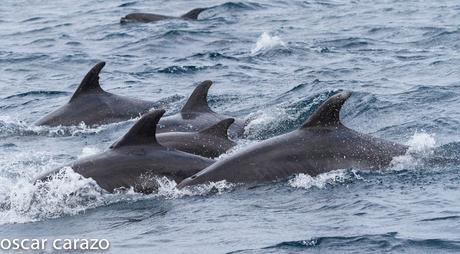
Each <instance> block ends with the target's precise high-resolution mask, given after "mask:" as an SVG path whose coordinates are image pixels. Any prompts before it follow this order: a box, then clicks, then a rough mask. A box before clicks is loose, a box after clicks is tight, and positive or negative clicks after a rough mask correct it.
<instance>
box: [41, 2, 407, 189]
mask: <svg viewBox="0 0 460 254" xmlns="http://www.w3.org/2000/svg"><path fill="white" fill-rule="evenodd" d="M204 10H206V8H198V9H194V10H192V11H190V12H188V13H186V14H184V15H182V16H181V17H170V16H163V15H156V14H148V13H132V14H129V15H127V16H125V17H123V18H122V19H121V22H122V23H126V22H153V21H158V20H163V19H173V18H181V19H189V20H193V19H197V17H198V15H199V14H200V13H201V12H202V11H204ZM104 66H105V63H104V62H100V63H98V64H96V65H95V66H94V67H93V68H92V69H91V70H90V71H89V72H88V73H87V74H86V76H85V77H84V78H83V80H82V81H81V83H80V85H79V86H78V88H77V90H76V91H75V93H74V94H73V95H72V97H71V98H70V100H69V102H68V103H67V104H65V105H63V106H61V107H59V108H58V109H56V110H55V111H53V112H51V113H50V114H48V115H46V116H45V117H43V118H42V119H40V120H38V121H37V122H36V124H37V125H44V126H71V125H77V124H80V123H82V122H83V123H85V124H86V125H89V126H96V125H101V124H108V123H114V122H120V121H126V120H129V119H132V118H135V117H138V116H140V115H142V116H141V117H140V119H139V120H138V121H137V122H136V123H135V124H134V125H133V126H132V127H131V129H129V130H128V132H127V133H126V134H125V135H124V136H122V137H121V138H120V139H119V140H117V141H116V142H115V143H114V144H112V145H111V146H110V147H109V148H108V149H107V150H106V151H104V152H102V153H99V154H95V155H92V156H88V157H85V158H82V159H79V160H77V161H74V162H72V163H71V164H70V165H68V166H70V167H71V168H72V169H73V170H74V171H75V172H76V173H78V174H80V175H81V176H83V177H85V178H92V179H93V180H95V181H96V183H97V184H98V185H99V186H100V187H101V188H103V189H105V190H106V191H109V192H113V191H115V190H117V189H119V188H133V189H134V190H135V191H137V192H142V193H151V192H154V191H155V190H156V189H157V188H158V186H157V184H156V181H155V180H154V177H167V178H169V179H171V180H174V181H175V182H176V183H178V185H177V188H184V187H186V186H191V185H197V184H206V183H210V182H217V181H222V180H226V181H228V182H231V183H260V182H270V181H278V180H282V179H286V178H287V177H290V176H292V175H295V174H299V173H304V174H308V175H310V176H316V175H318V174H321V173H324V172H328V171H332V170H337V169H346V168H360V169H370V170H374V169H382V168H385V167H387V166H388V165H389V164H390V163H391V161H392V159H393V158H394V157H395V156H401V155H404V154H405V153H406V151H407V149H408V147H406V146H404V145H401V144H398V143H394V142H390V141H386V140H382V139H378V138H375V137H372V136H369V135H366V134H363V133H358V132H356V131H354V130H352V129H349V128H347V127H346V126H345V125H343V124H342V122H341V121H340V111H341V108H342V106H343V105H344V103H345V102H346V101H347V99H348V98H349V97H350V96H351V95H352V93H351V92H348V91H343V92H338V93H336V94H335V95H333V96H331V97H329V98H328V99H327V100H326V101H324V102H323V103H322V104H321V105H320V106H319V107H318V109H317V110H316V111H315V112H313V113H312V115H311V116H310V117H309V118H308V119H307V120H306V121H305V122H304V123H303V124H302V126H300V127H299V128H298V129H296V130H294V131H292V132H289V133H286V134H283V135H280V136H277V137H273V138H269V139H267V140H264V141H261V142H259V143H257V144H254V145H252V146H250V147H249V148H246V149H242V150H240V151H238V152H235V153H233V154H230V155H229V156H226V157H225V158H222V159H219V160H217V161H216V160H215V158H218V157H219V156H220V155H222V154H224V153H226V152H227V151H228V150H229V149H231V148H232V147H234V146H235V145H236V143H235V142H234V141H233V140H234V139H237V138H239V137H241V136H242V135H243V133H244V128H245V125H246V124H247V122H245V121H244V120H242V119H235V118H232V117H229V116H225V115H222V114H219V113H216V112H214V111H213V110H212V109H211V108H210V107H209V105H208V102H207V95H208V91H209V89H210V87H211V85H212V82H211V81H209V80H207V81H203V82H201V83H200V84H199V85H198V86H197V87H196V88H195V90H194V91H193V93H192V94H191V95H190V97H189V98H188V100H187V102H186V103H185V105H184V106H183V107H182V109H181V110H180V112H179V113H177V114H175V115H171V116H168V117H163V114H164V113H165V110H163V109H161V108H162V107H164V106H165V105H164V104H163V103H159V102H151V101H144V100H139V99H134V98H129V97H124V96H119V95H116V94H112V93H109V92H106V91H104V90H103V89H102V88H101V85H100V83H99V74H100V72H101V70H102V68H103V67H104ZM232 139H233V140H232ZM60 170H61V168H58V169H55V170H52V171H51V172H47V173H45V174H44V175H41V176H39V177H37V178H36V179H34V182H36V181H47V180H50V179H52V178H53V177H55V176H56V173H57V172H59V171H60Z"/></svg>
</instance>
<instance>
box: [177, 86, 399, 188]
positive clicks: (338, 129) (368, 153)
mask: <svg viewBox="0 0 460 254" xmlns="http://www.w3.org/2000/svg"><path fill="white" fill-rule="evenodd" d="M350 95H351V93H350V92H341V93H338V94H336V95H334V96H332V97H330V98H329V99H328V100H326V101H325V102H324V103H323V104H322V105H321V106H320V107H319V108H318V109H317V110H316V111H315V112H314V113H313V114H312V115H311V116H310V117H309V119H308V120H307V121H306V122H305V123H304V124H303V125H302V126H301V127H300V128H299V129H297V130H295V131H292V132H290V133H287V134H284V135H281V136H278V137H274V138H271V139H268V140H265V141H262V142H260V143H258V144H256V145H254V146H252V147H250V148H248V149H246V150H243V151H240V152H237V153H235V154H233V155H231V156H229V157H227V158H224V159H222V160H220V161H218V162H216V163H215V164H213V165H211V166H209V167H207V168H206V169H204V170H202V171H200V172H199V173H197V174H195V175H193V176H191V177H189V178H187V179H185V180H184V181H182V182H181V183H180V184H179V185H178V188H183V187H185V186H189V185H195V184H203V183H208V182H216V181H220V180H227V181H229V182H233V183H254V182H264V181H275V180H279V179H284V178H287V177H289V176H292V175H294V174H298V173H305V174H308V175H310V176H316V175H318V174H321V173H324V172H328V171H331V170H336V169H346V168H362V169H380V168H383V167H385V166H388V165H389V164H390V162H391V161H392V158H393V157H395V156H400V155H403V154H405V152H406V150H407V147H406V146H403V145H400V144H397V143H394V142H389V141H385V140H382V139H378V138H374V137H371V136H369V135H366V134H362V133H358V132H356V131H354V130H351V129H349V128H347V127H345V126H344V125H343V124H342V123H341V121H340V118H339V112H340V109H341V108H342V105H343V104H344V103H345V101H346V100H347V99H348V98H349V97H350Z"/></svg>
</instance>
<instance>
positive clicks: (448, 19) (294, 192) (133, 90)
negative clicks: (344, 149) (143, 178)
mask: <svg viewBox="0 0 460 254" xmlns="http://www.w3.org/2000/svg"><path fill="white" fill-rule="evenodd" d="M196 7H210V9H209V10H207V11H205V12H203V13H202V14H201V15H200V20H198V21H184V20H166V21H161V22H157V23H151V24H123V25H121V24H120V23H119V19H120V17H122V16H124V15H126V14H128V13H130V12H135V11H142V12H153V13H160V14H166V15H177V16H178V15H181V14H183V13H185V12H187V11H189V10H190V9H192V8H196ZM459 21H460V3H459V2H458V1H454V0H443V1H412V0H410V1H398V0H388V1H358V0H356V1H341V0H326V1H287V0H267V1H240V2H228V1H209V0H203V1H185V0H180V1H166V0H165V1H146V0H137V1H136V0H127V1H125V0H113V1H102V0H98V1H90V0H79V1H76V0H68V1H38V0H27V1H26V0H4V1H2V5H1V6H0V38H1V39H0V74H1V75H0V88H1V89H0V98H1V100H0V238H1V239H3V238H9V239H12V238H20V239H23V238H47V239H55V238H72V239H73V238H105V239H108V240H109V241H110V244H111V247H110V249H109V251H107V252H108V253H136V252H138V253H144V252H146V251H149V252H158V253H383V252H392V253H458V252H460V176H459V173H460V131H458V127H459V125H460V121H459V119H460V110H459V106H460V69H459V68H458V66H459V65H460V23H459ZM98 61H106V62H107V65H106V67H105V68H104V70H103V71H102V74H101V83H102V86H103V88H104V89H106V90H108V91H110V92H114V93H117V94H122V95H127V96H131V97H136V98H141V99H146V100H153V101H158V100H162V101H165V102H167V104H168V106H167V110H168V111H167V114H173V113H175V112H177V111H178V110H179V109H180V107H181V105H183V103H184V100H185V99H186V98H187V96H188V95H189V94H190V93H191V91H192V90H193V88H194V86H195V85H196V84H197V83H198V82H200V81H203V80H205V79H210V80H213V81H214V85H213V86H212V88H211V90H210V95H209V101H210V105H211V107H212V108H213V109H214V110H215V111H216V112H222V113H226V114H229V115H233V116H236V117H241V118H246V119H248V120H249V121H250V123H249V125H248V126H247V128H246V130H245V134H246V135H245V138H244V139H241V140H238V144H239V145H238V146H237V148H236V149H234V150H233V151H231V152H230V153H232V152H234V151H237V150H240V149H244V148H245V147H246V146H247V145H249V144H252V143H256V142H258V141H260V140H263V139H266V138H269V137H273V136H276V135H278V134H282V133H285V132H288V131H290V130H293V129H295V128H296V127H298V126H299V125H300V124H301V123H302V122H303V121H304V120H305V119H306V118H307V117H308V116H309V115H310V114H311V112H312V111H313V110H314V109H315V108H316V107H317V106H318V105H319V104H320V103H321V102H322V101H324V100H325V99H326V98H327V97H328V96H330V95H331V94H333V93H334V92H336V91H339V90H350V91H353V95H352V97H351V98H350V99H349V101H348V102H347V103H346V104H345V106H344V108H343V110H342V112H341V116H342V120H343V122H344V123H345V125H347V126H349V127H350V128H353V129H355V130H358V131H360V132H363V133H369V134H371V135H374V136H376V137H381V138H384V139H388V140H393V141H397V142H400V143H404V144H407V145H409V146H410V149H409V152H408V153H407V155H405V156H401V157H399V158H395V159H394V160H393V163H392V165H391V166H390V167H388V168H387V169H386V170H382V171H378V172H375V171H373V172H370V171H365V170H358V169H343V170H338V171H334V172H329V173H325V174H322V175H319V176H317V177H314V178H312V177H310V176H307V175H296V176H293V177H292V178H290V179H288V180H286V181H281V182H277V183H270V184H262V185H257V186H244V185H238V184H236V185H235V184H229V183H226V182H218V183H213V184H210V185H206V186H200V187H198V188H193V189H190V190H184V191H179V190H177V189H176V188H175V184H176V183H174V182H170V181H168V180H166V179H161V178H159V179H158V181H159V183H160V186H161V187H160V190H159V192H158V193H154V194H151V195H141V194H136V193H134V192H132V191H129V190H128V191H124V192H119V193H115V194H108V193H105V192H104V191H102V190H101V189H100V188H98V187H97V185H96V184H95V183H94V182H93V181H92V180H90V179H81V178H79V177H78V175H76V174H75V173H72V171H71V170H68V169H67V170H64V171H63V174H62V177H61V178H59V179H55V180H53V181H52V182H49V183H46V184H43V185H44V186H43V185H42V186H34V185H32V184H30V180H31V179H32V178H34V177H35V176H37V175H39V174H40V173H43V172H46V171H48V170H51V169H54V168H56V167H58V166H60V165H65V164H67V163H69V162H71V161H73V160H75V159H77V158H79V157H83V156H87V155H90V154H94V153H97V152H100V151H103V150H104V149H107V147H108V146H109V145H110V144H111V143H112V142H114V141H115V140H116V139H117V138H118V137H119V136H121V135H122V134H123V133H124V132H126V130H127V129H128V128H129V127H130V126H131V125H132V124H133V122H134V121H135V120H130V121H126V122H122V123H115V124H109V125H104V126H99V127H96V128H89V127H87V126H84V125H81V126H75V127H54V128H48V127H37V126H34V122H35V121H37V120H38V119H39V118H40V117H42V116H44V115H45V114H46V113H48V112H50V111H52V110H53V109H55V108H56V107H58V106H59V105H62V104H64V103H66V102H67V100H68V99H69V97H70V96H71V94H72V93H73V91H74V90H75V89H76V87H77V85H78V84H79V82H80V81H81V79H82V78H83V76H84V74H86V72H87V71H88V70H89V69H90V68H91V67H92V66H93V65H94V64H95V63H96V62H98ZM223 156H228V155H223ZM50 251H51V250H50ZM15 253H17V252H15Z"/></svg>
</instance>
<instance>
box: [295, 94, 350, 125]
mask: <svg viewBox="0 0 460 254" xmlns="http://www.w3.org/2000/svg"><path fill="white" fill-rule="evenodd" d="M350 96H351V92H346V91H344V92H340V93H337V94H335V95H333V96H331V97H329V99H327V100H326V101H325V102H323V104H321V106H319V108H318V109H317V110H316V111H315V112H313V114H312V115H311V116H310V117H309V118H308V119H307V121H305V123H304V124H303V125H302V127H300V128H308V127H334V126H339V125H340V124H341V122H340V110H341V109H342V106H343V104H344V103H345V101H347V99H348V98H349V97H350Z"/></svg>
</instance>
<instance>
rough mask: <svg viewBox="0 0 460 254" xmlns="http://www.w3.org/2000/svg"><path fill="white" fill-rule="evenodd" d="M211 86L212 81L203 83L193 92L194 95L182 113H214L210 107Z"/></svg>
mask: <svg viewBox="0 0 460 254" xmlns="http://www.w3.org/2000/svg"><path fill="white" fill-rule="evenodd" d="M211 85H212V81H210V80H206V81H203V82H201V84H199V85H198V86H197V87H196V88H195V90H193V93H192V95H190V97H189V98H188V100H187V102H186V103H185V105H184V107H183V108H182V110H181V113H190V112H212V110H211V109H210V108H209V105H208V90H209V88H210V87H211Z"/></svg>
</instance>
